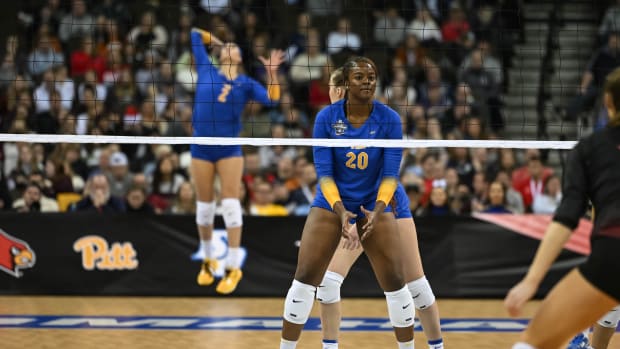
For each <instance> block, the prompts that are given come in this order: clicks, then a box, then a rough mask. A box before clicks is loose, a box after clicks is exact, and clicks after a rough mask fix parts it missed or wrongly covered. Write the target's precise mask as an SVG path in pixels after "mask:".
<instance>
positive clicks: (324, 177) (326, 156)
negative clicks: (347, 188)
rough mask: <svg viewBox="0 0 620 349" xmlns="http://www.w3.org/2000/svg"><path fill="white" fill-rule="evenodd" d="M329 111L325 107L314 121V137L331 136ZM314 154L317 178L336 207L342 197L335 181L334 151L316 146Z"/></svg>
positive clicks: (313, 150) (332, 205)
mask: <svg viewBox="0 0 620 349" xmlns="http://www.w3.org/2000/svg"><path fill="white" fill-rule="evenodd" d="M327 113H328V111H327V110H326V109H323V110H322V111H321V112H319V114H318V115H317V117H316V121H315V123H314V131H313V135H312V137H313V138H329V126H330V125H329V122H328V118H327V117H326V115H327ZM312 153H313V155H314V166H315V167H316V174H317V178H318V179H319V186H320V187H321V192H322V193H323V196H325V199H326V200H327V202H328V203H329V206H330V207H334V204H335V203H336V202H338V201H342V199H341V198H340V192H339V191H338V186H337V185H336V182H335V181H334V178H333V176H334V166H333V153H332V149H331V148H330V147H319V146H315V147H313V148H312Z"/></svg>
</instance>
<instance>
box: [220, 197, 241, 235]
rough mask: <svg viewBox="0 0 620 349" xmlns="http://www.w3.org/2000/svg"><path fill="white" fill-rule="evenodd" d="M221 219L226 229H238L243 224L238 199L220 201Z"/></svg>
mask: <svg viewBox="0 0 620 349" xmlns="http://www.w3.org/2000/svg"><path fill="white" fill-rule="evenodd" d="M222 217H223V218H224V225H225V226H226V228H239V227H240V226H241V225H242V224H243V210H242V209H241V202H239V199H233V198H225V199H222Z"/></svg>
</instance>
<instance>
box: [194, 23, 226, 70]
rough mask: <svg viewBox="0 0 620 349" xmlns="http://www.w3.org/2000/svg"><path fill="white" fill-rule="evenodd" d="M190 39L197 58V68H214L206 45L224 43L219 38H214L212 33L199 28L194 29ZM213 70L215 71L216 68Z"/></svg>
mask: <svg viewBox="0 0 620 349" xmlns="http://www.w3.org/2000/svg"><path fill="white" fill-rule="evenodd" d="M190 39H191V43H192V53H193V54H194V57H195V58H196V66H198V67H201V66H210V67H213V64H211V59H209V54H208V53H207V49H206V48H205V45H221V44H222V42H221V41H220V40H219V39H218V38H216V37H215V36H213V35H212V34H211V33H210V32H208V31H206V30H202V29H197V28H192V32H191V34H190ZM213 68H214V69H215V67H213Z"/></svg>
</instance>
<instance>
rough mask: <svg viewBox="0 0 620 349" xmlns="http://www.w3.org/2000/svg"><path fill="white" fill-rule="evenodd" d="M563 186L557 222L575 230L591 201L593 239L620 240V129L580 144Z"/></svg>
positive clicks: (599, 133)
mask: <svg viewBox="0 0 620 349" xmlns="http://www.w3.org/2000/svg"><path fill="white" fill-rule="evenodd" d="M563 187H564V188H563V193H562V195H563V197H562V203H561V204H560V206H559V207H558V209H557V211H556V213H555V217H554V221H556V222H559V223H562V224H563V225H566V226H567V227H569V228H571V229H574V228H575V227H576V226H577V224H578V223H579V219H580V218H581V217H582V216H583V214H584V212H585V209H586V207H587V204H588V199H589V200H590V201H592V204H593V206H594V212H595V214H594V227H593V231H592V236H593V237H595V236H599V235H600V236H609V237H614V238H620V127H607V128H605V129H603V130H600V131H597V132H594V133H593V134H591V135H590V136H588V137H586V138H584V139H582V140H580V141H579V143H577V145H576V146H575V148H574V149H573V150H571V151H570V154H569V156H568V161H567V163H566V168H565V169H564V186H563Z"/></svg>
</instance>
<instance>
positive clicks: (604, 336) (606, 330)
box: [591, 307, 620, 349]
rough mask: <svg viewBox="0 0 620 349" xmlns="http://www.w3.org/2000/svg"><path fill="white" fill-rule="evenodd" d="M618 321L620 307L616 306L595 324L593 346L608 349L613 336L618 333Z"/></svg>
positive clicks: (596, 348) (619, 319) (598, 348)
mask: <svg viewBox="0 0 620 349" xmlns="http://www.w3.org/2000/svg"><path fill="white" fill-rule="evenodd" d="M618 322H620V307H615V308H613V309H612V310H611V311H610V312H608V313H607V314H605V316H603V317H602V318H601V319H600V320H599V321H598V322H597V323H596V324H595V325H594V330H593V331H592V344H591V345H592V348H594V349H607V347H608V346H609V341H611V337H612V336H613V335H614V333H616V327H618Z"/></svg>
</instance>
